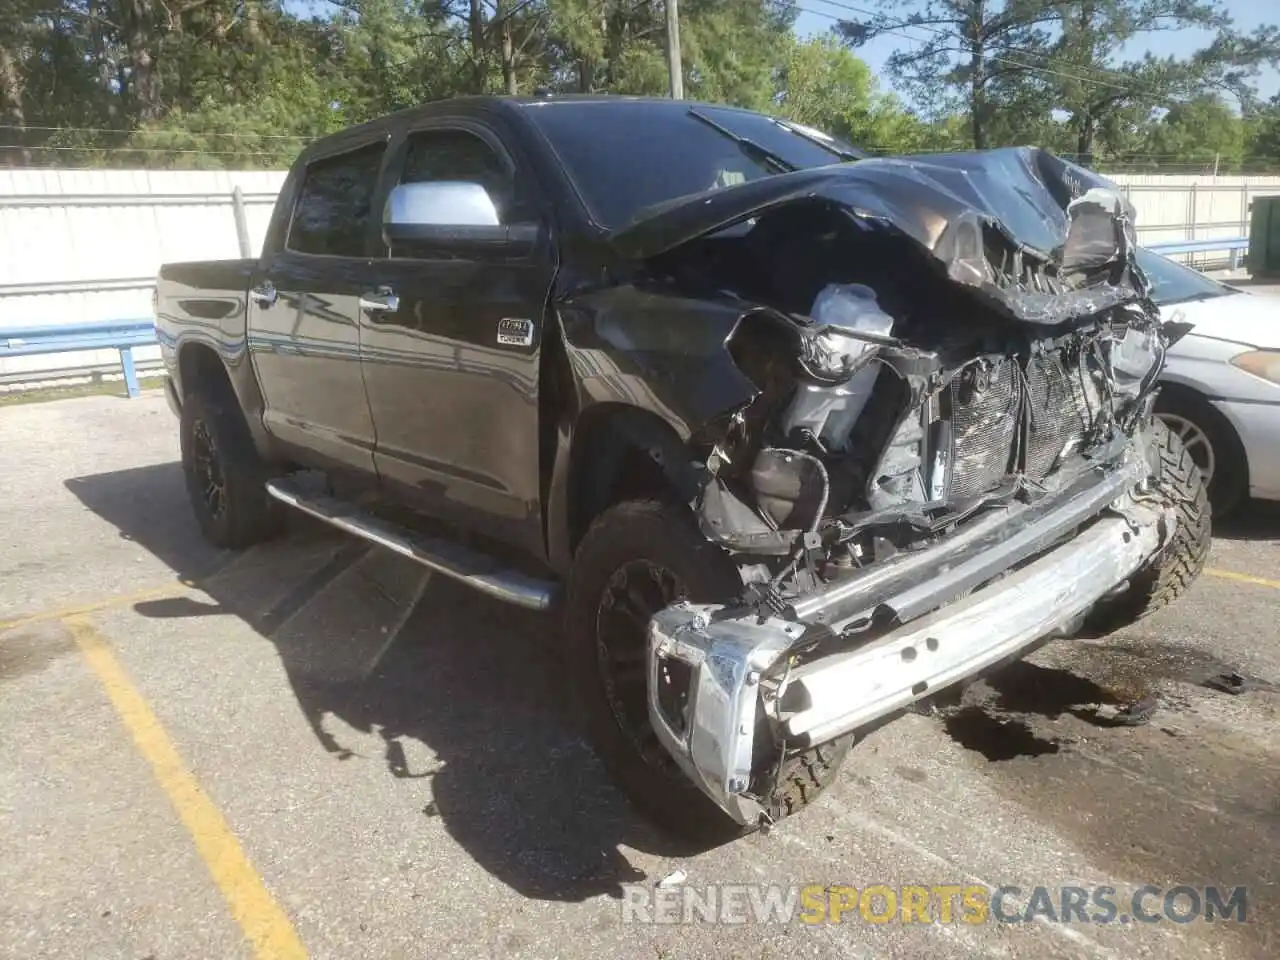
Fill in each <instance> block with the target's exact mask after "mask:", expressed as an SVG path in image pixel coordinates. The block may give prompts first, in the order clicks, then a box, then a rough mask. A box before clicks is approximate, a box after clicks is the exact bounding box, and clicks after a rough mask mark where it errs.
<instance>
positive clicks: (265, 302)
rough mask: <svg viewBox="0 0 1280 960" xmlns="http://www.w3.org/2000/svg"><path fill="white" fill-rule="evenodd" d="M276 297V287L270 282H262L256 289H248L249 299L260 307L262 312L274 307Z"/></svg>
mask: <svg viewBox="0 0 1280 960" xmlns="http://www.w3.org/2000/svg"><path fill="white" fill-rule="evenodd" d="M278 296H279V294H278V293H277V292H276V285H275V284H274V283H272V282H271V281H270V280H263V281H262V283H260V284H258V285H257V286H256V287H251V288H250V289H249V299H250V300H252V301H253V302H254V303H256V304H257V305H258V306H260V307H262V309H263V310H266V309H267V308H268V307H272V306H274V305H275V302H276V298H277V297H278Z"/></svg>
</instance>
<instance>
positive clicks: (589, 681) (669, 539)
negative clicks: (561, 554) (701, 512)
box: [565, 500, 852, 843]
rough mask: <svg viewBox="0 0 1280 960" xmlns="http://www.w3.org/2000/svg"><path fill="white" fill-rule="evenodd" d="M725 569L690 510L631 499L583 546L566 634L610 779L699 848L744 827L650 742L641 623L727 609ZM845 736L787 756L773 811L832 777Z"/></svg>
mask: <svg viewBox="0 0 1280 960" xmlns="http://www.w3.org/2000/svg"><path fill="white" fill-rule="evenodd" d="M741 589H742V581H741V579H740V578H739V576H738V572H737V569H736V567H735V566H734V564H733V562H732V561H731V560H730V559H729V557H728V555H727V554H725V553H724V552H723V551H722V550H720V549H719V548H718V547H716V546H715V545H713V544H711V543H709V542H708V541H707V540H706V539H704V538H703V537H702V535H701V534H700V533H699V532H698V530H697V528H696V527H695V526H694V524H693V522H692V520H691V518H690V517H689V515H688V511H687V510H685V509H684V508H682V507H679V506H673V505H670V504H664V503H660V502H657V501H648V500H643V501H630V502H627V503H622V504H619V505H617V506H615V507H612V508H611V509H609V510H607V511H605V513H603V514H601V516H600V517H598V518H597V519H596V520H595V522H594V523H593V524H592V525H591V528H590V529H589V530H588V531H587V534H586V536H585V537H583V540H582V543H581V544H580V545H579V546H578V550H577V553H576V555H575V557H574V565H573V570H572V571H571V573H570V576H569V586H568V598H567V603H566V610H565V615H566V637H567V641H568V644H569V663H570V671H571V676H572V680H573V686H574V688H575V694H576V699H577V702H578V705H579V710H580V712H581V714H582V716H583V721H584V723H585V725H586V728H587V733H588V735H589V736H590V738H591V740H592V743H593V745H594V746H595V749H596V752H597V754H598V755H599V757H600V759H601V761H602V762H603V763H604V765H605V767H606V768H607V769H608V770H609V773H610V775H611V776H612V777H613V778H614V780H615V782H617V783H618V785H619V786H620V787H621V788H622V789H623V791H624V792H625V793H626V794H627V796H628V797H629V798H630V799H631V800H632V802H634V803H635V804H636V806H637V807H638V808H640V810H641V811H643V812H644V813H645V814H646V815H648V816H649V817H650V818H651V819H653V820H654V821H655V822H657V823H658V824H660V825H661V826H663V827H664V828H666V829H668V830H671V831H672V832H675V833H679V834H681V835H683V836H686V837H688V838H690V839H694V840H696V841H698V842H700V843H718V842H723V841H726V840H729V839H732V838H733V837H736V836H739V835H741V834H743V833H746V832H749V831H750V830H751V829H752V827H743V826H740V825H739V824H737V823H735V822H734V821H733V820H732V819H731V818H729V817H728V816H727V815H726V814H725V813H724V812H723V811H721V810H720V808H719V807H717V806H716V805H715V804H714V803H713V802H712V801H711V800H710V799H709V798H707V797H706V796H705V795H704V794H703V793H702V791H701V790H699V789H698V788H697V787H696V786H695V785H694V784H693V783H692V782H691V781H690V780H689V779H688V777H686V776H685V774H684V773H683V771H681V769H680V768H679V766H678V765H677V764H676V762H675V760H674V759H673V758H672V757H671V755H670V754H669V753H668V752H667V750H666V748H664V747H663V746H662V744H661V743H660V742H659V741H658V738H657V734H656V733H655V732H654V730H653V727H652V724H651V723H650V721H649V711H648V700H647V678H646V671H647V664H648V624H649V619H650V618H651V617H652V616H653V615H654V614H655V613H657V612H658V611H659V610H661V609H662V608H663V607H665V606H667V605H668V604H670V603H673V602H675V601H677V600H689V601H692V602H702V603H715V602H724V601H726V600H728V599H730V598H732V597H734V596H735V595H737V593H738V592H740V591H741ZM851 742H852V738H851V737H849V738H843V740H842V741H837V742H835V743H832V744H825V745H823V746H820V747H815V748H810V749H808V750H805V751H802V752H800V753H796V754H794V755H790V756H788V757H786V758H784V760H783V763H782V768H781V771H780V776H779V778H778V783H777V787H776V791H775V794H774V796H773V798H772V800H773V803H774V807H775V808H776V809H778V810H779V811H780V812H781V813H782V814H783V815H787V814H790V813H793V812H795V811H797V810H799V809H801V808H802V807H804V806H806V805H808V804H809V803H810V802H812V801H813V800H814V799H815V798H816V797H817V796H818V794H819V793H820V792H821V791H822V789H823V788H824V787H825V786H826V785H827V784H828V783H830V782H831V780H832V779H834V777H835V773H836V770H837V769H838V768H839V765H840V762H841V761H842V760H843V758H844V755H845V754H846V753H847V752H848V748H849V744H850V743H851Z"/></svg>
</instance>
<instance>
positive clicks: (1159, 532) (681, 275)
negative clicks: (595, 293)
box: [621, 151, 1176, 823]
mask: <svg viewBox="0 0 1280 960" xmlns="http://www.w3.org/2000/svg"><path fill="white" fill-rule="evenodd" d="M992 156H993V155H977V156H976V157H971V158H940V159H938V160H929V161H919V162H917V161H866V162H865V163H866V164H869V165H870V166H869V167H867V168H866V169H864V170H863V174H862V175H861V176H860V177H857V178H855V177H853V176H852V174H851V173H850V172H849V171H847V170H846V171H844V172H841V173H840V174H839V176H838V177H836V178H834V179H831V180H829V181H828V182H823V183H817V182H813V176H812V173H813V172H806V173H805V174H796V175H793V176H794V177H797V178H801V177H808V178H809V181H810V182H807V184H806V185H805V186H804V187H803V189H798V190H796V189H791V188H790V187H789V186H788V185H787V184H785V183H774V184H773V186H772V187H757V186H756V184H748V185H746V186H747V187H752V188H754V189H755V190H756V193H757V194H760V192H761V191H762V190H766V189H768V190H771V191H772V193H770V194H768V195H767V196H764V197H763V199H762V197H761V196H751V197H748V198H747V200H745V201H744V200H741V199H740V200H739V202H738V203H737V204H734V203H732V202H731V200H732V198H730V200H729V201H726V200H725V199H724V196H725V195H728V194H731V193H733V191H723V192H722V193H721V194H720V195H718V196H713V197H711V198H708V199H707V200H705V201H703V202H702V203H700V204H699V205H698V208H697V210H696V211H695V212H693V213H691V212H690V211H687V210H683V209H681V208H676V209H674V210H668V211H665V212H664V213H662V214H660V215H659V217H658V219H660V220H663V221H665V224H666V227H665V229H660V228H655V227H654V226H653V224H651V223H650V224H647V225H641V226H639V227H637V228H633V230H632V231H631V232H630V233H629V234H628V235H627V236H624V237H623V238H621V245H622V246H623V247H624V248H625V247H626V246H627V244H631V245H633V246H634V247H635V249H633V250H632V253H633V254H638V255H641V256H643V258H644V260H645V262H646V263H647V264H648V269H649V270H650V271H652V277H651V280H652V281H653V282H656V283H661V284H668V285H672V286H674V287H676V288H678V289H680V290H681V291H683V295H688V292H689V291H691V290H692V291H695V292H696V291H697V290H699V289H701V290H702V291H704V295H705V296H707V297H708V298H713V297H714V298H717V299H719V300H721V301H723V300H725V299H728V300H730V301H732V302H735V303H737V304H738V305H739V307H740V312H739V316H738V320H737V322H736V324H735V325H734V327H733V330H732V332H731V333H730V335H729V336H728V338H727V340H726V341H725V349H726V350H727V351H728V352H729V354H730V355H731V356H732V358H733V362H734V365H735V366H736V368H737V369H738V370H739V371H741V373H742V374H744V375H745V377H746V378H748V379H749V380H750V382H751V384H753V385H754V390H753V391H752V395H751V397H750V399H748V400H746V401H745V402H743V403H741V404H739V405H737V406H735V407H734V408H733V409H730V410H726V411H724V412H723V414H722V415H721V416H720V417H718V418H717V419H716V420H715V422H714V423H712V424H708V425H707V426H706V427H705V428H704V429H703V430H701V431H700V432H699V433H698V435H697V436H696V437H695V438H694V440H693V442H694V445H695V446H696V447H698V452H697V456H698V466H699V470H700V477H701V480H700V488H699V490H698V493H697V495H696V498H695V502H694V503H693V506H694V508H695V511H696V513H697V516H698V519H699V522H700V524H701V528H702V530H703V533H704V535H705V536H706V537H707V538H708V539H709V540H711V541H713V542H715V543H717V544H718V545H720V546H721V547H722V548H723V549H724V550H725V551H727V552H728V553H729V554H730V555H731V556H732V557H733V559H734V561H735V562H736V563H737V565H738V568H739V571H740V573H741V575H742V579H743V590H742V593H741V595H740V596H739V597H737V598H735V599H733V600H732V601H730V602H728V603H725V604H717V605H691V604H687V603H678V604H674V605H672V606H669V607H667V608H666V609H664V610H662V611H661V612H659V613H658V614H657V615H656V616H655V617H654V618H653V619H652V620H651V622H650V628H649V630H650V638H649V662H648V667H649V673H648V694H649V717H650V720H651V722H652V724H653V727H654V729H655V731H656V732H657V734H658V737H659V740H660V741H661V742H662V744H663V745H664V747H665V748H666V749H667V750H668V751H669V752H670V753H671V754H672V756H673V757H675V759H676V761H677V763H678V764H679V765H680V767H681V768H682V769H683V770H684V772H685V773H686V774H687V775H688V776H689V777H690V778H691V779H693V780H694V782H695V783H697V784H698V786H699V787H700V788H701V789H702V790H703V791H704V792H705V793H706V794H707V795H708V796H709V797H711V799H712V800H714V801H715V802H716V803H717V804H718V805H719V806H720V807H721V808H722V809H724V810H725V811H726V812H728V813H729V814H730V816H732V817H733V818H734V819H735V820H737V821H738V822H740V823H756V822H759V821H760V820H761V819H762V818H764V819H771V818H775V817H777V816H778V815H779V813H780V811H779V810H777V809H775V808H774V802H773V800H772V798H773V796H774V793H775V788H776V785H777V784H776V779H777V776H778V771H779V769H780V767H781V765H782V763H783V761H784V760H785V759H786V757H787V756H788V755H790V754H791V753H793V752H795V751H797V750H802V749H805V748H808V747H810V746H815V745H818V744H822V743H825V742H827V741H829V740H832V739H834V738H836V737H840V736H844V735H846V734H850V733H852V732H854V731H857V730H860V729H863V728H865V727H867V726H868V725H869V724H871V723H873V722H874V721H876V720H878V719H881V718H884V717H886V716H888V715H890V714H892V713H894V712H895V711H897V710H900V709H901V708H903V707H905V706H907V705H908V704H910V703H911V702H913V701H914V700H917V699H919V698H921V697H926V696H930V695H932V694H934V693H936V692H938V691H939V690H940V689H942V688H944V687H946V686H947V685H949V684H951V683H954V682H956V681H959V680H962V679H964V678H966V677H970V676H972V675H974V674H975V673H977V672H978V671H980V670H982V669H984V668H985V667H988V666H990V665H992V664H995V663H998V662H999V661H1001V660H1004V659H1007V658H1008V657H1010V656H1013V655H1017V654H1018V653H1019V652H1021V651H1024V650H1025V649H1027V648H1028V647H1029V646H1031V645H1032V644H1034V643H1035V642H1037V641H1039V640H1041V639H1043V638H1045V637H1049V636H1054V635H1058V634H1064V633H1069V632H1073V631H1074V630H1076V629H1078V627H1079V626H1080V624H1081V622H1082V620H1083V619H1084V617H1085V616H1086V615H1087V614H1088V612H1089V611H1090V609H1091V608H1092V607H1093V606H1094V604H1096V603H1097V602H1098V601H1099V600H1101V599H1103V598H1105V597H1107V596H1109V595H1111V594H1114V593H1116V592H1117V591H1118V590H1122V589H1123V588H1124V585H1125V583H1126V581H1127V580H1128V578H1129V577H1131V576H1132V575H1133V574H1134V573H1135V571H1137V570H1139V569H1140V568H1141V567H1142V566H1143V565H1144V564H1146V563H1147V562H1148V561H1149V560H1150V558H1151V557H1153V556H1154V555H1156V554H1157V553H1158V552H1159V551H1160V550H1161V548H1162V547H1163V545H1164V544H1165V543H1166V542H1167V539H1168V537H1169V535H1170V531H1171V527H1172V524H1173V522H1174V520H1173V514H1172V512H1171V510H1170V509H1169V508H1168V506H1167V505H1166V504H1163V503H1161V502H1160V501H1159V500H1158V499H1157V498H1155V497H1153V496H1150V495H1149V494H1148V492H1147V485H1148V483H1149V480H1150V478H1151V477H1152V476H1153V475H1155V473H1156V472H1157V470H1158V464H1157V463H1156V460H1155V454H1154V451H1153V450H1152V449H1151V448H1150V446H1149V442H1148V441H1149V433H1150V424H1151V405H1152V402H1153V391H1154V387H1155V381H1156V378H1157V376H1158V374H1159V371H1160V369H1161V366H1162V364H1163V361H1164V354H1165V350H1166V349H1167V346H1168V343H1169V340H1170V338H1171V336H1174V335H1176V334H1174V332H1173V331H1171V330H1168V329H1166V328H1164V327H1162V326H1161V324H1160V321H1159V319H1158V314H1157V312H1156V310H1155V308H1154V306H1153V305H1152V304H1151V303H1150V302H1149V300H1148V299H1147V298H1146V283H1145V279H1144V278H1143V276H1142V275H1141V272H1140V271H1139V270H1138V268H1137V266H1136V265H1135V264H1134V262H1133V258H1132V251H1133V247H1134V242H1133V237H1134V234H1133V226H1132V222H1131V217H1130V209H1129V207H1128V204H1127V203H1126V202H1125V201H1124V199H1123V198H1122V197H1121V196H1120V195H1119V194H1118V193H1116V192H1115V191H1113V190H1111V189H1109V187H1108V186H1107V185H1106V184H1105V182H1104V181H1100V180H1098V179H1097V178H1092V175H1088V174H1085V173H1084V172H1083V171H1080V172H1077V171H1076V168H1072V167H1070V165H1066V164H1063V163H1062V161H1058V160H1056V158H1048V155H1045V154H1039V153H1038V152H1035V151H998V152H996V154H995V155H994V156H995V157H996V160H992ZM997 161H998V162H997ZM860 168H864V164H863V163H860V164H857V165H855V166H854V167H852V168H850V169H851V170H852V171H857V170H859V169H860ZM1011 171H1014V172H1017V171H1020V174H1019V176H1017V177H1015V176H1014V175H1013V173H1011ZM1054 171H1056V173H1054ZM827 176H831V175H830V174H827ZM1077 176H1079V177H1087V178H1091V179H1089V180H1087V181H1084V182H1079V181H1077V180H1076V179H1073V178H1076V177H1077ZM774 179H775V180H776V181H786V180H788V179H789V178H788V177H779V178H774ZM768 183H769V181H766V184H768ZM907 186H914V188H915V190H916V195H914V196H913V197H911V202H910V205H909V208H908V195H907V194H906V193H905V192H904V191H905V189H906V187H907ZM737 189H744V188H737ZM709 205H719V206H718V207H716V208H715V209H710V210H709V209H708V207H709ZM1028 207H1031V208H1032V210H1030V211H1028V209H1027V208H1028ZM895 212H897V213H898V214H899V216H895ZM695 213H696V214H697V216H695ZM1033 213H1034V214H1036V216H1034V217H1033V216H1032V214H1033ZM697 217H701V220H699V219H697ZM682 218H683V219H682ZM689 218H693V219H689ZM1018 222H1022V223H1024V224H1025V223H1034V224H1035V225H1036V226H1035V229H1034V230H1033V229H1031V228H1029V227H1028V228H1026V229H1024V230H1022V231H1019V230H1017V229H1016V228H1015V226H1012V225H1011V224H1016V223H1018ZM646 231H652V233H651V234H649V235H650V236H663V237H664V238H665V239H664V242H663V244H661V245H660V246H659V247H656V248H655V247H649V248H648V249H645V245H644V243H643V240H644V237H645V235H646ZM673 237H674V238H675V241H674V242H673V241H672V238H673ZM765 264H768V265H770V266H769V267H768V269H764V265H765Z"/></svg>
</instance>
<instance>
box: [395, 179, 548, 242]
mask: <svg viewBox="0 0 1280 960" xmlns="http://www.w3.org/2000/svg"><path fill="white" fill-rule="evenodd" d="M382 239H383V241H384V242H385V243H386V244H387V245H388V246H392V247H394V246H396V245H398V244H405V243H419V244H429V245H439V246H447V247H451V248H453V249H458V248H463V249H467V250H470V251H474V252H483V251H485V250H490V251H493V252H501V253H504V254H508V255H510V254H513V253H515V254H523V253H528V252H529V251H531V250H532V249H533V246H534V244H535V243H536V242H537V239H538V225H537V224H536V223H517V224H506V225H504V224H502V223H501V222H500V221H499V218H498V210H497V208H496V207H495V206H494V204H493V199H492V198H491V197H490V196H489V191H487V190H486V189H485V188H484V187H482V186H480V184H478V183H470V182H467V181H454V180H439V181H435V182H431V183H402V184H400V185H399V186H396V187H393V188H392V190H391V194H390V195H389V196H388V197H387V205H386V207H385V209H384V210H383V212H382Z"/></svg>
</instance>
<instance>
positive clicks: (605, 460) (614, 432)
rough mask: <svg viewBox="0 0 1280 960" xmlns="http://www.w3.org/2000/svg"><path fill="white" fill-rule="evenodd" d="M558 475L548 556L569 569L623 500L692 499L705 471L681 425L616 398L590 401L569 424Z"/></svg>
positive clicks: (562, 569)
mask: <svg viewBox="0 0 1280 960" xmlns="http://www.w3.org/2000/svg"><path fill="white" fill-rule="evenodd" d="M567 439H568V442H567V444H564V445H562V449H564V450H565V451H566V452H565V453H563V454H562V455H561V457H560V458H559V460H560V462H559V463H557V468H556V470H555V476H554V477H553V483H552V498H551V501H552V502H551V510H549V523H548V527H549V529H548V534H549V537H548V540H549V545H550V550H549V554H550V560H551V562H552V566H553V568H554V569H556V570H557V571H558V572H561V573H564V572H567V570H568V568H569V565H570V563H571V562H572V557H573V553H574V551H575V550H576V549H577V545H578V543H579V542H580V541H581V539H582V537H583V536H584V535H585V534H586V532H587V528H588V527H590V525H591V522H592V520H594V519H595V518H596V517H598V516H599V515H600V514H601V513H603V512H604V511H605V510H607V509H609V507H611V506H613V505H615V504H617V503H621V502H623V501H625V500H639V499H656V500H666V501H670V502H673V503H689V502H690V501H691V500H692V499H693V497H694V495H695V494H696V492H697V484H698V478H699V471H698V468H697V466H696V464H695V463H694V459H693V456H692V454H691V452H690V450H689V447H688V445H687V444H686V443H685V442H684V441H683V440H682V439H681V437H680V434H679V433H678V432H677V430H676V427H675V426H673V425H672V424H671V423H669V422H667V421H666V420H664V419H663V418H662V417H660V416H659V415H658V414H656V413H653V412H652V411H650V410H646V409H644V408H642V407H637V406H633V405H631V404H628V403H623V402H617V401H603V402H600V403H595V404H592V405H591V406H589V407H587V408H586V409H584V410H583V411H582V412H581V413H580V414H579V415H578V417H577V418H576V420H575V421H574V422H573V424H572V429H571V430H569V431H568V437H567Z"/></svg>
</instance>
